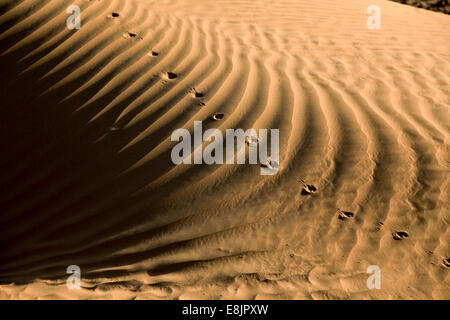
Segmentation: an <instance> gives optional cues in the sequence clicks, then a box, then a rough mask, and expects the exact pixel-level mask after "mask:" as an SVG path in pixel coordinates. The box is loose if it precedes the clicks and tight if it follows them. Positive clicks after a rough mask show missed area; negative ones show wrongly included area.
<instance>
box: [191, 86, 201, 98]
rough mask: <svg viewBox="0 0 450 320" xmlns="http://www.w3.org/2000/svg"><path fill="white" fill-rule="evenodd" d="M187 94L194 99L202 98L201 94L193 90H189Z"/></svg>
mask: <svg viewBox="0 0 450 320" xmlns="http://www.w3.org/2000/svg"><path fill="white" fill-rule="evenodd" d="M189 92H190V93H191V95H192V96H193V97H194V98H202V97H203V93H201V92H198V91H197V90H196V89H195V88H191V89H190V90H189Z"/></svg>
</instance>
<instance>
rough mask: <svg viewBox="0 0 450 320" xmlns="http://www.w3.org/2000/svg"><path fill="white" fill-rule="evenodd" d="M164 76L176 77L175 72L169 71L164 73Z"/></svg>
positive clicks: (167, 77) (168, 77)
mask: <svg viewBox="0 0 450 320" xmlns="http://www.w3.org/2000/svg"><path fill="white" fill-rule="evenodd" d="M164 77H165V78H166V79H169V80H173V79H175V78H176V77H177V75H176V74H175V73H173V72H170V71H169V72H166V73H164Z"/></svg>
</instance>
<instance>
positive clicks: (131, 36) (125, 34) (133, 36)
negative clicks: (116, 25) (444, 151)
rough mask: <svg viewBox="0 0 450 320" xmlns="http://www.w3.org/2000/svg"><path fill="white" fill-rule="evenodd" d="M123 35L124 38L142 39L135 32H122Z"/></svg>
mask: <svg viewBox="0 0 450 320" xmlns="http://www.w3.org/2000/svg"><path fill="white" fill-rule="evenodd" d="M123 37H124V38H125V39H134V38H139V39H141V40H142V37H141V36H138V35H137V34H136V33H132V32H125V33H124V34H123Z"/></svg>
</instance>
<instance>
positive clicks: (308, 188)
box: [297, 179, 317, 195]
mask: <svg viewBox="0 0 450 320" xmlns="http://www.w3.org/2000/svg"><path fill="white" fill-rule="evenodd" d="M297 181H298V182H300V183H301V184H303V190H302V195H308V194H313V193H316V192H317V188H316V187H315V186H313V185H312V184H306V183H305V181H304V180H303V179H297Z"/></svg>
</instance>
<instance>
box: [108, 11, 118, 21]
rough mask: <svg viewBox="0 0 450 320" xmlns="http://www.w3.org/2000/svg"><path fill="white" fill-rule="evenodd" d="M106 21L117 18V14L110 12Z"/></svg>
mask: <svg viewBox="0 0 450 320" xmlns="http://www.w3.org/2000/svg"><path fill="white" fill-rule="evenodd" d="M106 17H107V18H108V19H114V18H118V17H119V14H118V13H117V12H112V13H110V14H108V15H107V16H106Z"/></svg>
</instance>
